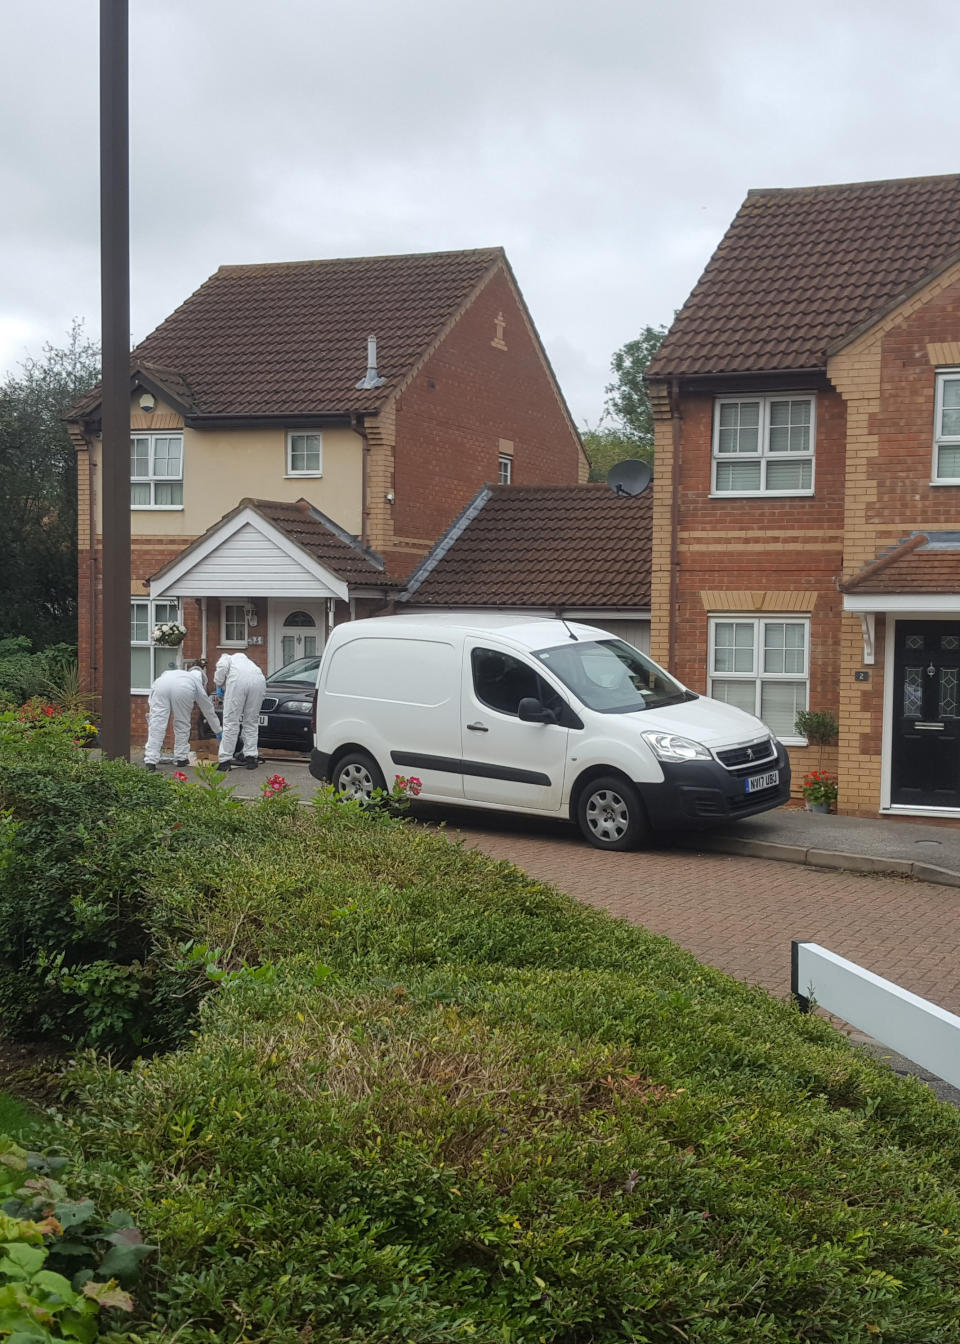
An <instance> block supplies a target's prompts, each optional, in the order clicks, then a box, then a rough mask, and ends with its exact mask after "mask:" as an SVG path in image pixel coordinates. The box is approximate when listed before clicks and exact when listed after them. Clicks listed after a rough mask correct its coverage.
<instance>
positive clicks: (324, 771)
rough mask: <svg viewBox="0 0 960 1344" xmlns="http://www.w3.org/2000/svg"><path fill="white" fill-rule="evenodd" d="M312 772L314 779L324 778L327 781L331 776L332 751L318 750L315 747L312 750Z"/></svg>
mask: <svg viewBox="0 0 960 1344" xmlns="http://www.w3.org/2000/svg"><path fill="white" fill-rule="evenodd" d="M310 773H311V775H313V777H314V779H322V780H323V781H324V782H326V781H327V780H328V779H329V778H330V752H329V751H317V749H316V747H313V748H312V749H311V751H310Z"/></svg>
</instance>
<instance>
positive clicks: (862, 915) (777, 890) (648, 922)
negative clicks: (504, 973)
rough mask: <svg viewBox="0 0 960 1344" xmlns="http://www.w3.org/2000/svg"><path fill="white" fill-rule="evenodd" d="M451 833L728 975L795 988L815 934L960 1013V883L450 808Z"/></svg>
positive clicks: (781, 991)
mask: <svg viewBox="0 0 960 1344" xmlns="http://www.w3.org/2000/svg"><path fill="white" fill-rule="evenodd" d="M449 826H450V831H451V834H455V833H456V831H455V830H454V827H455V826H457V827H458V830H459V833H460V834H461V835H462V836H463V838H464V840H465V842H466V843H467V844H468V845H472V846H475V847H476V848H478V849H481V850H482V851H483V852H484V853H485V854H489V855H490V856H491V857H492V858H496V859H508V860H510V862H512V863H515V864H517V865H518V867H520V868H523V869H524V870H525V871H526V872H528V873H530V874H531V875H532V876H534V877H538V878H541V879H543V880H544V881H546V882H551V883H553V885H555V886H557V887H559V888H560V889H561V890H562V891H566V892H567V893H569V895H571V896H574V897H576V899H577V900H580V901H585V902H586V903H587V904H588V905H593V906H597V907H598V908H600V909H603V910H608V911H609V912H610V913H611V914H612V915H617V916H619V917H620V918H622V919H627V920H629V921H630V922H631V923H635V924H643V925H645V926H646V927H647V928H648V929H651V930H652V931H653V932H655V933H662V934H666V936H667V937H668V938H671V939H673V941H674V942H676V943H679V944H680V945H681V946H682V947H685V948H688V949H689V950H690V951H691V952H692V953H693V954H694V955H695V956H696V957H698V958H699V959H700V960H701V961H704V962H706V963H707V964H708V965H711V966H717V967H719V968H720V970H723V971H726V972H727V973H728V974H729V975H733V976H736V977H737V978H738V979H741V980H746V981H749V982H750V983H751V984H761V985H764V986H766V987H767V988H768V989H770V990H772V991H773V992H774V993H776V994H787V993H789V990H790V940H791V939H792V938H806V939H810V940H812V941H814V942H818V943H822V944H823V945H824V946H825V947H828V948H830V950H831V951H833V952H837V953H839V954H840V955H841V956H844V957H848V958H850V960H852V961H856V962H858V963H859V964H860V965H862V966H866V967H867V968H868V969H869V970H871V971H874V972H875V973H876V974H877V975H882V976H885V977H886V978H887V979H889V980H893V981H895V982H896V983H897V984H899V985H902V986H904V988H906V989H910V990H912V991H913V992H914V993H915V994H920V995H922V996H923V997H924V998H928V999H931V1000H932V1001H933V1002H934V1003H938V1004H940V1005H941V1006H942V1007H944V1008H947V1009H949V1010H950V1011H951V1012H954V1013H960V891H958V890H957V889H956V888H952V887H940V886H934V885H932V884H931V883H927V882H915V881H912V880H910V879H907V878H895V877H877V876H874V875H872V874H854V873H844V872H828V871H822V870H818V869H812V868H805V867H801V866H799V865H795V864H791V863H773V862H769V861H767V860H765V859H744V858H739V857H736V856H732V855H730V856H728V855H720V854H707V853H691V852H681V851H671V850H668V849H658V850H649V851H638V852H636V853H628V854H605V853H602V852H601V851H600V850H596V849H592V848H590V847H589V846H588V845H586V844H584V843H583V842H582V841H580V840H579V839H578V838H577V837H576V836H575V835H574V834H573V833H572V832H571V831H567V830H561V829H560V828H553V827H548V826H540V827H536V826H535V827H530V826H527V827H525V828H523V829H521V828H520V826H518V825H517V823H515V822H514V821H513V819H509V818H505V819H503V820H502V821H501V820H499V819H497V821H495V822H493V823H491V820H490V817H489V816H484V817H482V818H480V817H478V818H476V819H474V818H473V817H472V816H471V817H470V818H466V817H464V819H462V820H460V819H459V818H458V819H456V820H455V819H453V818H451V819H450V822H449Z"/></svg>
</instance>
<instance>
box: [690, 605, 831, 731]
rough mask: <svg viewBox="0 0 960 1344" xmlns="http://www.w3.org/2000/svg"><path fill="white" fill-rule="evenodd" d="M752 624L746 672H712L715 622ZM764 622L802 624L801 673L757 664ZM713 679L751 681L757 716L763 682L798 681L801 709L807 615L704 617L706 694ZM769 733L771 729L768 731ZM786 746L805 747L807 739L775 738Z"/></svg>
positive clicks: (807, 661)
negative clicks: (771, 669)
mask: <svg viewBox="0 0 960 1344" xmlns="http://www.w3.org/2000/svg"><path fill="white" fill-rule="evenodd" d="M730 624H738V625H752V626H753V627H754V630H753V667H752V669H751V671H750V672H717V671H716V645H717V639H716V632H717V626H718V625H730ZM767 625H801V626H803V632H804V633H803V672H802V673H801V672H766V671H764V670H763V669H762V668H761V667H760V660H761V658H762V655H763V649H764V646H765V643H766V641H765V639H764V637H763V631H764V627H765V626H767ZM715 681H744V682H753V684H754V699H753V703H754V709H753V713H754V716H755V717H756V718H758V719H760V721H761V723H762V722H763V719H762V718H761V715H760V693H761V690H762V687H763V683H764V682H769V681H772V682H776V681H802V682H804V683H805V685H806V688H807V693H806V703H805V704H804V706H803V708H804V709H809V707H810V617H809V616H798V615H797V614H796V613H795V612H792V611H790V612H770V613H769V614H767V615H764V616H757V615H755V614H751V613H750V612H742V613H741V612H734V611H724V612H715V613H714V614H713V615H712V616H710V617H709V620H708V633H707V695H709V696H712V695H713V683H714V682H715ZM770 731H771V732H773V729H771V730H770ZM779 740H780V741H781V742H783V743H784V744H785V745H786V746H791V747H805V746H806V745H807V739H806V738H805V737H798V736H797V735H796V734H795V733H790V734H788V735H787V736H784V737H781V738H780V739H779Z"/></svg>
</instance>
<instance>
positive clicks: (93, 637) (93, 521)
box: [87, 442, 98, 695]
mask: <svg viewBox="0 0 960 1344" xmlns="http://www.w3.org/2000/svg"><path fill="white" fill-rule="evenodd" d="M95 452H96V448H95V447H94V443H93V442H91V444H90V448H89V451H88V452H87V471H88V472H89V475H90V489H89V492H88V493H89V497H90V519H89V526H90V563H89V570H90V573H89V583H90V694H91V695H96V694H97V689H98V688H97V671H98V665H97V501H96V497H95V490H96V479H97V463H96V458H95V457H94V454H95Z"/></svg>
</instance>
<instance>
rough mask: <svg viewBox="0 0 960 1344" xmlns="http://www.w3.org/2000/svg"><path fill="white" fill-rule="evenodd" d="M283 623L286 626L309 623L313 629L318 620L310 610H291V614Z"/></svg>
mask: <svg viewBox="0 0 960 1344" xmlns="http://www.w3.org/2000/svg"><path fill="white" fill-rule="evenodd" d="M283 624H284V626H285V627H286V626H290V625H294V626H303V625H308V626H309V627H310V629H311V630H312V629H313V628H314V626H315V625H316V621H315V620H314V619H313V617H312V616H311V615H310V613H309V611H291V613H290V615H289V616H288V617H287V619H286V620H285V621H284V623H283Z"/></svg>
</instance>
